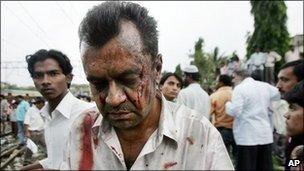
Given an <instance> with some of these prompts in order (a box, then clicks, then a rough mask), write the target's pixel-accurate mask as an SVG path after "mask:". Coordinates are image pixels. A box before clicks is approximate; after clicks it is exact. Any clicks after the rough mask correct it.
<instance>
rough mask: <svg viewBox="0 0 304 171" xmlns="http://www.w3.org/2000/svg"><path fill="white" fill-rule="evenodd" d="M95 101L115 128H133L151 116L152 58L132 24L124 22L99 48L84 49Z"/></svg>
mask: <svg viewBox="0 0 304 171" xmlns="http://www.w3.org/2000/svg"><path fill="white" fill-rule="evenodd" d="M81 49H82V50H81V52H82V58H83V66H84V70H85V74H86V76H87V80H88V81H89V83H90V87H91V91H92V94H93V98H94V100H95V102H96V104H97V107H98V109H99V111H100V112H101V114H102V115H103V117H104V118H105V119H107V120H108V121H109V122H110V123H111V124H112V125H113V126H114V127H116V128H123V129H127V128H132V127H134V126H136V125H138V124H139V123H141V121H143V119H144V118H145V117H146V116H147V115H148V113H149V111H150V109H151V106H152V102H153V99H154V97H155V93H156V92H155V91H156V90H155V86H156V85H155V80H156V74H155V72H154V70H153V68H152V62H151V57H150V56H149V55H146V54H143V53H142V49H143V45H142V41H141V37H140V34H139V32H138V30H137V29H136V26H135V25H134V24H133V23H132V22H122V23H121V29H120V33H119V35H118V36H116V37H114V38H112V39H111V40H110V41H108V42H107V43H106V44H105V45H104V46H102V47H101V48H99V49H93V48H91V47H88V46H87V45H86V44H82V48H81Z"/></svg>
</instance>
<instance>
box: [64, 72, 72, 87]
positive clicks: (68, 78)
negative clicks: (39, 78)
mask: <svg viewBox="0 0 304 171" xmlns="http://www.w3.org/2000/svg"><path fill="white" fill-rule="evenodd" d="M73 76H74V75H73V74H68V75H66V76H65V77H66V81H67V83H68V85H71V83H72V80H73Z"/></svg>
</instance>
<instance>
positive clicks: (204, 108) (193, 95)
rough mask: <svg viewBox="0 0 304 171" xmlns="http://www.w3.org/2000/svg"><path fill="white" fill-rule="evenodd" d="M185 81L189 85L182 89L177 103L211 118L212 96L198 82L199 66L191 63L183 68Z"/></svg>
mask: <svg viewBox="0 0 304 171" xmlns="http://www.w3.org/2000/svg"><path fill="white" fill-rule="evenodd" d="M183 72H184V74H185V77H184V82H185V83H186V85H187V84H188V87H186V88H185V89H182V90H181V91H180V93H179V95H178V97H177V100H176V101H177V103H179V104H184V105H185V106H187V107H189V108H191V109H194V110H196V111H198V113H200V114H201V115H202V116H205V117H206V118H207V119H210V114H209V112H210V97H209V95H208V93H206V91H205V90H204V89H202V88H201V86H200V85H199V83H198V77H199V73H198V68H197V67H196V66H194V65H190V66H189V67H186V68H185V69H184V70H183Z"/></svg>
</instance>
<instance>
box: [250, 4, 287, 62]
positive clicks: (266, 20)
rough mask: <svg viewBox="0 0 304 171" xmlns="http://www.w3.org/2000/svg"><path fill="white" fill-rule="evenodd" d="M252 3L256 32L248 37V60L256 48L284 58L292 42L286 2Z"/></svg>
mask: <svg viewBox="0 0 304 171" xmlns="http://www.w3.org/2000/svg"><path fill="white" fill-rule="evenodd" d="M250 3H251V7H252V8H251V14H252V15H253V16H254V32H253V34H247V35H246V37H247V41H246V43H247V54H246V57H247V59H248V58H249V57H250V55H251V54H252V53H253V52H254V51H255V46H258V47H260V48H262V49H264V50H267V49H268V50H274V51H276V52H278V53H279V54H280V55H281V56H284V54H285V52H287V50H288V46H289V42H290V37H289V33H288V31H287V27H286V21H287V15H286V10H287V7H286V5H285V2H284V1H282V0H280V1H250ZM283 60H284V59H283ZM283 60H282V62H284V61H283Z"/></svg>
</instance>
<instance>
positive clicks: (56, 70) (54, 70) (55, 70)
mask: <svg viewBox="0 0 304 171" xmlns="http://www.w3.org/2000/svg"><path fill="white" fill-rule="evenodd" d="M53 72H60V71H59V70H58V69H53V70H48V71H45V72H43V71H34V73H35V74H37V73H39V74H41V73H53Z"/></svg>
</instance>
